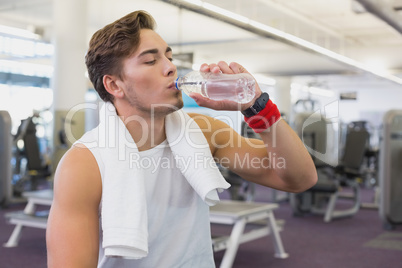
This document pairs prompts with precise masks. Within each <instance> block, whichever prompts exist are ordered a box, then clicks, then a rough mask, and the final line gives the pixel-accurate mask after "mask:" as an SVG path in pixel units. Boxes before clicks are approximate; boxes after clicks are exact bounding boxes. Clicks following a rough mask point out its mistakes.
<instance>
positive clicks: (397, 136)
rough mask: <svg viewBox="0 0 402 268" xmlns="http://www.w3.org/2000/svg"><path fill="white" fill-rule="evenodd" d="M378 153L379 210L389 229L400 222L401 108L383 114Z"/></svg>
mask: <svg viewBox="0 0 402 268" xmlns="http://www.w3.org/2000/svg"><path fill="white" fill-rule="evenodd" d="M379 154H380V163H379V185H380V206H379V212H380V217H381V219H382V221H383V227H384V229H387V230H389V229H393V228H394V226H395V225H397V224H402V210H401V207H402V110H390V111H388V112H387V113H386V114H385V115H384V118H383V132H382V139H381V141H380V153H379Z"/></svg>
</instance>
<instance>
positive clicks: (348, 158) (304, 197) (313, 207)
mask: <svg viewBox="0 0 402 268" xmlns="http://www.w3.org/2000/svg"><path fill="white" fill-rule="evenodd" d="M308 121H310V123H309V124H306V122H308ZM295 122H296V124H295V126H296V132H297V133H298V134H299V136H300V137H301V138H302V140H303V142H304V143H305V145H306V147H307V148H308V150H309V152H310V153H311V155H312V158H313V160H314V163H315V165H316V168H317V173H318V182H317V184H316V185H315V186H313V187H312V188H310V189H309V190H307V191H305V192H303V193H299V194H292V195H291V202H290V203H291V206H292V209H293V214H294V215H295V216H300V215H303V214H304V213H306V212H311V213H315V214H324V221H325V222H330V221H331V220H332V219H335V218H340V217H347V216H352V215H354V214H356V213H357V211H358V210H359V208H360V185H359V183H358V181H357V178H359V177H360V176H361V165H362V162H363V159H364V154H365V151H366V147H367V143H368V138H369V133H368V132H367V131H366V130H365V129H361V128H359V127H350V128H349V129H348V132H347V135H346V142H345V146H344V149H343V154H342V157H341V158H340V163H338V164H337V161H336V157H337V156H338V153H337V151H338V149H337V146H335V147H336V148H332V149H328V147H329V146H330V145H331V143H334V144H336V143H337V141H335V142H334V139H335V138H336V139H338V135H337V131H338V128H337V124H334V123H332V122H331V121H330V120H327V119H323V118H321V115H320V114H308V113H301V114H298V115H297V116H296V120H295ZM335 125H336V126H335ZM352 126H353V125H352ZM343 188H350V189H351V192H346V191H344V189H343ZM339 198H347V199H351V200H352V205H351V207H349V208H347V209H342V210H336V209H335V205H336V202H337V200H338V199H339Z"/></svg>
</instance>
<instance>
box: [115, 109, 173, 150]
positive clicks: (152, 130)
mask: <svg viewBox="0 0 402 268" xmlns="http://www.w3.org/2000/svg"><path fill="white" fill-rule="evenodd" d="M116 111H117V114H118V115H119V117H120V118H121V119H122V121H123V122H124V125H125V126H126V128H127V130H128V132H129V133H130V135H131V137H132V138H133V140H134V142H135V143H136V145H137V148H138V150H139V151H145V150H149V149H151V148H153V147H155V146H157V145H158V144H160V143H162V142H163V141H164V140H165V139H166V133H165V115H163V116H162V115H155V114H153V115H152V116H151V113H147V112H139V111H137V110H135V109H134V108H130V109H123V108H121V107H116Z"/></svg>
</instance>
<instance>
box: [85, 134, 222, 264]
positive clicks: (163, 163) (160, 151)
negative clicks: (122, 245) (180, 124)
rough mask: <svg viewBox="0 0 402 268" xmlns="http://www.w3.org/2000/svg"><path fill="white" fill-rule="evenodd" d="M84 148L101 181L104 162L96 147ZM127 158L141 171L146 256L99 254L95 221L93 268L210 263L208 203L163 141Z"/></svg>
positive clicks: (100, 246) (100, 239)
mask: <svg viewBox="0 0 402 268" xmlns="http://www.w3.org/2000/svg"><path fill="white" fill-rule="evenodd" d="M88 149H89V150H90V151H91V152H92V154H93V155H94V157H95V159H96V161H97V163H98V167H99V170H100V173H101V176H102V180H103V171H104V165H107V163H104V162H103V161H102V159H101V156H100V154H99V152H98V150H97V148H96V147H94V148H88ZM129 161H130V166H131V165H136V167H138V168H141V169H143V170H144V172H145V178H146V180H145V188H146V189H145V190H146V202H147V210H148V234H149V235H148V249H149V252H148V256H146V257H144V258H142V259H125V258H119V257H106V256H104V251H103V248H102V240H103V239H102V226H101V220H99V224H100V228H99V230H100V234H99V242H100V244H99V260H98V268H112V267H113V268H116V267H119V268H120V267H121V268H125V267H147V268H164V267H166V268H175V267H196V268H212V267H215V264H214V258H213V251H212V241H211V231H210V222H209V206H208V205H207V204H205V203H204V202H203V201H202V199H201V198H200V197H199V196H198V194H197V193H196V192H195V191H194V190H193V189H192V187H191V186H190V184H189V183H188V182H187V180H186V179H185V177H184V176H183V175H182V174H181V172H180V170H179V169H178V168H177V167H176V162H175V159H174V157H173V154H172V151H171V149H170V147H169V145H168V143H167V142H166V141H165V142H163V143H161V144H159V145H158V146H156V147H154V148H152V149H150V150H147V151H142V152H138V155H135V156H133V157H131V158H130V160H129ZM129 205H130V204H122V206H129ZM100 213H101V209H99V214H100ZM99 219H101V214H100V217H99Z"/></svg>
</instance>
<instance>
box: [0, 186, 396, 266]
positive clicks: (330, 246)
mask: <svg viewBox="0 0 402 268" xmlns="http://www.w3.org/2000/svg"><path fill="white" fill-rule="evenodd" d="M373 194H374V191H373V190H372V189H362V199H363V200H362V201H363V202H370V201H372V198H373ZM221 197H222V199H225V198H227V197H228V194H227V193H225V192H224V193H223V194H222V195H221ZM255 201H259V202H271V201H272V190H270V189H267V188H264V187H260V186H257V187H256V193H255ZM345 202H346V201H345ZM24 205H25V204H13V205H10V206H9V207H8V208H3V209H1V210H0V242H1V243H2V244H3V243H5V242H6V241H7V240H8V238H9V236H10V234H11V232H12V230H13V227H14V226H13V225H10V224H8V223H7V222H6V220H5V218H4V214H5V213H7V212H10V211H15V210H21V209H23V208H24ZM279 205H280V206H279V208H278V209H277V210H275V212H274V214H275V217H276V219H277V220H284V222H285V224H284V229H283V231H282V232H281V237H282V242H283V245H284V248H285V251H286V252H287V253H289V258H287V259H277V258H274V256H273V253H274V248H273V244H272V242H271V238H270V237H264V238H260V239H258V240H255V241H253V242H248V243H245V244H242V245H240V247H239V249H238V253H237V256H236V259H235V261H234V265H233V267H234V268H243V267H244V268H249V267H253V268H254V267H255V268H259V267H275V268H293V267H302V268H304V267H306V268H322V267H325V268H332V267H334V268H339V267H344V268H348V267H353V268H356V267H365V268H378V267H383V266H384V265H386V266H387V267H401V263H402V226H397V227H396V228H395V229H394V230H392V231H388V230H384V229H383V228H382V223H381V220H380V217H379V213H378V210H377V209H363V208H362V209H360V210H359V212H358V213H357V214H356V215H354V216H353V217H350V218H344V219H337V220H334V221H332V222H330V223H324V221H323V217H322V216H318V215H311V214H307V215H304V216H303V217H294V216H293V213H292V210H291V208H290V206H289V203H288V202H287V201H282V202H280V203H279ZM340 205H342V204H340ZM39 209H40V208H39ZM43 209H46V207H44V208H43ZM212 231H213V232H214V231H220V232H222V231H223V232H225V231H226V232H228V231H230V227H227V226H217V225H213V226H212ZM222 256H223V251H221V252H216V253H215V262H216V266H217V267H219V264H220V262H221V260H222ZM0 264H1V265H0V266H1V267H2V268H16V267H18V268H24V267H27V268H28V267H29V268H43V267H46V243H45V230H43V229H35V228H25V229H24V230H23V232H22V236H21V239H20V243H19V245H18V247H14V248H4V247H0Z"/></svg>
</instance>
